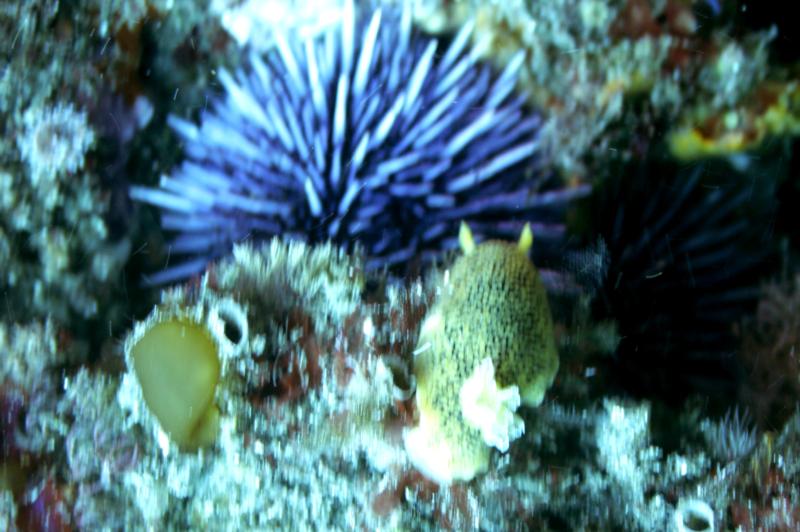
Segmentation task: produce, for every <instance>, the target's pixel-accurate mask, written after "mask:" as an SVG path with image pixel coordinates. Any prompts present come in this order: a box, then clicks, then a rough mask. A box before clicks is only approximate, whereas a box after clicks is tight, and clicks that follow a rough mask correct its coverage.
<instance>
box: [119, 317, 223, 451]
mask: <svg viewBox="0 0 800 532" xmlns="http://www.w3.org/2000/svg"><path fill="white" fill-rule="evenodd" d="M131 358H132V360H133V367H134V370H135V372H136V377H137V378H138V380H139V384H140V386H141V388H142V395H143V396H144V400H145V403H146V404H147V407H148V408H149V409H150V411H151V412H152V413H153V415H154V416H155V417H156V419H158V422H159V423H160V424H161V428H162V429H164V432H166V433H167V434H168V435H169V437H170V438H171V439H172V441H174V442H175V443H177V444H178V446H179V447H181V448H183V449H195V448H198V447H202V446H205V445H209V444H211V443H213V441H214V439H215V437H216V433H217V423H218V419H219V411H218V410H217V408H216V405H215V404H214V391H215V389H216V386H217V382H218V381H219V375H220V361H219V356H218V354H217V346H216V344H215V342H214V340H213V339H212V338H211V336H210V334H209V333H208V331H207V330H206V328H205V327H204V326H202V325H200V324H197V323H193V322H191V321H188V320H169V321H164V322H162V323H159V324H157V325H155V326H153V327H152V328H150V329H149V330H148V331H147V332H146V333H145V334H144V336H142V338H141V339H140V340H139V341H138V342H136V344H135V345H134V346H133V348H132V349H131Z"/></svg>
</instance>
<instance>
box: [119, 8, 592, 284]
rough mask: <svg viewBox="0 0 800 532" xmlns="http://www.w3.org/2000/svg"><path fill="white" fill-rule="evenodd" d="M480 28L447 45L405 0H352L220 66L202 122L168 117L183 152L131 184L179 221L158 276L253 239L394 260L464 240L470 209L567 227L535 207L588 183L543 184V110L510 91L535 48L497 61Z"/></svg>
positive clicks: (495, 227)
mask: <svg viewBox="0 0 800 532" xmlns="http://www.w3.org/2000/svg"><path fill="white" fill-rule="evenodd" d="M472 31H473V26H472V25H471V24H470V25H466V26H465V27H463V28H462V29H461V30H460V32H459V33H458V34H457V35H455V36H454V37H453V38H452V40H451V41H450V44H449V46H447V47H446V48H445V47H443V46H442V43H441V42H440V41H439V40H437V39H434V38H429V37H426V36H423V35H421V34H420V33H419V32H418V31H417V30H415V29H414V28H413V27H412V22H411V13H410V11H409V8H408V7H406V8H405V9H402V10H395V9H391V8H384V9H383V10H375V11H372V12H366V13H358V12H357V10H356V8H355V6H354V5H353V3H352V2H346V5H345V8H344V14H343V18H342V23H341V24H340V25H337V26H336V27H333V28H331V29H330V30H328V31H326V32H325V33H323V34H322V35H318V36H316V37H314V38H307V39H302V38H300V37H299V36H297V35H294V34H288V35H277V36H276V46H275V49H274V50H273V51H272V52H270V53H268V54H267V55H266V56H263V57H261V56H257V55H255V54H253V55H251V56H250V57H249V58H248V61H247V64H246V66H245V68H244V69H243V70H240V71H239V72H237V73H236V74H235V75H232V74H230V73H228V72H226V71H221V72H220V74H219V80H220V82H221V84H222V86H223V87H224V89H225V94H224V97H222V98H220V99H219V100H217V101H215V102H213V103H212V105H211V107H210V108H209V109H208V110H207V111H206V112H204V113H203V115H202V116H201V118H200V123H199V125H195V124H194V123H192V122H190V121H187V120H184V119H181V118H178V117H175V116H172V117H170V119H169V123H170V125H171V127H172V128H173V129H174V130H175V131H176V132H177V134H178V135H179V136H180V138H181V139H182V141H183V143H184V150H185V161H184V162H183V163H182V164H181V165H180V167H178V168H177V169H175V170H174V171H173V173H172V174H171V175H169V176H164V177H162V179H161V183H160V186H159V187H158V188H149V187H141V186H135V187H132V189H131V196H132V197H133V198H134V199H136V200H139V201H142V202H145V203H148V204H151V205H155V206H157V207H159V208H160V209H161V210H162V226H163V227H164V228H165V229H167V230H170V231H173V232H175V234H176V237H175V238H174V240H173V241H172V242H171V253H172V255H173V256H176V255H177V256H178V257H179V259H178V262H177V263H174V264H172V265H170V266H169V267H168V268H167V269H165V270H163V271H161V272H159V273H157V274H156V275H155V276H153V277H152V278H151V279H150V281H151V282H152V283H154V284H160V283H167V282H171V281H174V280H178V279H181V278H185V277H187V276H188V275H191V274H193V273H196V272H199V271H201V270H202V269H203V267H204V266H205V264H206V263H207V262H208V261H209V260H210V259H213V258H215V257H217V256H219V255H221V254H225V253H227V252H228V251H229V250H230V248H231V247H232V245H233V243H234V242H237V241H240V240H243V239H246V238H253V239H263V238H269V237H271V236H273V235H281V236H284V237H290V238H300V239H302V240H306V241H310V242H316V241H326V240H332V241H334V242H337V243H339V244H342V245H345V246H347V247H352V245H354V244H355V243H356V242H360V243H361V244H362V245H363V247H364V249H365V251H366V254H367V256H368V258H369V262H368V265H369V266H371V267H380V266H384V265H386V266H390V267H391V266H393V265H397V264H401V263H404V262H406V261H409V260H410V259H412V257H415V256H418V257H422V258H425V257H428V258H430V257H432V256H434V255H435V254H436V253H438V252H440V251H441V250H443V249H447V248H450V247H454V245H455V240H454V239H455V236H456V234H457V227H458V223H459V222H460V221H461V220H462V219H463V220H467V221H468V222H469V223H470V224H471V225H472V226H473V229H474V231H475V233H476V236H477V237H479V238H480V237H485V236H498V237H505V236H510V237H514V238H515V237H516V236H517V235H518V231H519V229H520V228H521V227H522V225H523V224H524V223H525V222H526V221H529V222H533V225H534V231H535V232H536V233H537V236H542V235H544V236H545V238H547V235H548V232H551V233H552V231H550V229H552V228H555V231H556V232H557V231H559V230H560V229H559V226H558V225H555V226H553V225H551V224H539V225H540V226H539V227H537V223H536V222H537V214H536V213H537V212H538V211H540V210H543V211H549V210H551V208H552V207H553V206H554V205H560V204H564V203H566V202H567V201H568V200H569V199H570V198H571V197H573V196H575V195H578V194H583V193H585V192H586V191H585V190H584V189H572V190H556V191H551V192H548V193H544V194H541V193H538V188H539V187H540V185H541V183H542V181H543V180H544V178H543V177H542V176H543V175H544V174H543V173H542V172H541V171H540V170H539V169H537V168H536V164H537V157H536V154H537V132H538V130H539V128H540V125H541V119H540V117H539V115H537V114H536V113H533V112H530V110H529V109H527V108H526V105H525V98H524V97H523V96H521V95H519V94H516V93H515V91H514V87H515V83H516V79H517V72H518V70H519V69H520V67H521V66H522V64H523V61H524V56H523V54H522V53H520V54H518V55H517V56H515V57H514V58H513V59H512V60H511V61H510V62H509V63H508V66H507V67H506V68H505V69H504V70H503V71H502V72H499V73H497V74H496V73H495V72H494V71H493V70H492V68H491V67H489V66H487V65H482V64H480V63H479V62H478V60H477V58H476V54H474V53H472V52H471V47H470V45H469V41H470V35H471V33H472ZM443 48H444V49H443ZM531 176H533V177H531ZM173 262H174V261H173Z"/></svg>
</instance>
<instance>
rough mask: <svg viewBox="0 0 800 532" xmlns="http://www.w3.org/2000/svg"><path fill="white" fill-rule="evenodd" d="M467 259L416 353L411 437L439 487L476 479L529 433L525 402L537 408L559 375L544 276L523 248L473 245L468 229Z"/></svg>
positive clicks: (407, 437)
mask: <svg viewBox="0 0 800 532" xmlns="http://www.w3.org/2000/svg"><path fill="white" fill-rule="evenodd" d="M459 241H460V244H461V248H462V250H463V252H464V255H463V256H461V257H459V258H458V260H456V262H455V263H454V264H453V266H452V269H451V270H450V272H449V275H445V277H444V279H445V280H444V284H443V286H442V290H441V294H440V296H439V299H438V300H437V301H436V303H435V304H434V306H433V307H432V308H431V310H430V311H429V313H428V315H427V316H426V318H425V321H424V322H423V324H422V328H421V331H420V337H419V341H418V344H417V349H416V351H415V358H414V373H415V375H416V379H417V394H416V405H417V410H418V412H419V424H418V425H417V426H416V427H414V428H411V429H408V430H407V431H406V432H405V434H404V435H403V439H404V442H405V447H406V451H407V452H408V455H409V458H410V459H411V462H412V463H413V464H414V465H415V466H416V467H417V468H418V469H419V470H420V471H421V472H422V473H423V474H424V475H425V476H427V477H429V478H431V479H432V480H435V481H436V482H438V483H440V484H449V483H450V482H452V481H453V480H469V479H471V478H473V477H474V476H475V475H476V474H478V473H481V472H485V471H486V470H487V469H488V466H489V453H490V451H491V447H496V448H497V449H499V450H500V451H502V452H505V451H507V450H508V446H509V443H510V442H511V441H512V440H514V439H515V438H518V437H519V436H520V435H522V434H523V433H524V431H525V425H524V423H523V420H522V419H521V418H520V417H519V416H518V415H517V414H516V409H517V408H518V407H519V405H520V404H525V405H527V406H537V405H539V404H540V403H541V402H542V399H543V397H544V393H545V390H546V389H547V388H548V387H549V386H550V385H551V384H552V382H553V379H554V378H555V375H556V372H557V371H558V352H557V350H556V345H555V339H554V336H553V320H552V316H551V314H550V307H549V305H548V302H547V294H546V292H545V289H544V286H543V285H542V282H541V279H540V276H539V272H538V270H537V269H536V267H535V266H534V265H533V263H532V262H531V261H530V260H529V259H528V251H529V250H530V248H531V245H532V244H533V234H532V232H531V229H530V225H526V226H525V228H524V229H523V231H522V234H521V235H520V238H519V242H518V243H517V244H513V243H508V242H500V241H487V242H484V243H481V244H480V245H475V242H474V240H473V238H472V232H471V231H470V229H469V227H468V226H467V225H466V224H464V223H462V224H461V230H460V232H459Z"/></svg>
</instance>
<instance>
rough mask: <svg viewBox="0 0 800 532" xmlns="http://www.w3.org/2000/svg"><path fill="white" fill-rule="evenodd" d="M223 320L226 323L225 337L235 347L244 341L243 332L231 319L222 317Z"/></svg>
mask: <svg viewBox="0 0 800 532" xmlns="http://www.w3.org/2000/svg"><path fill="white" fill-rule="evenodd" d="M222 320H223V322H224V323H225V337H226V338H227V339H228V340H230V341H231V343H233V344H234V345H235V344H238V343H239V341H240V340H241V339H242V330H241V329H240V328H239V326H238V325H237V324H236V323H234V322H233V320H231V319H230V318H229V317H227V316H222Z"/></svg>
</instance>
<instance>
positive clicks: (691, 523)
mask: <svg viewBox="0 0 800 532" xmlns="http://www.w3.org/2000/svg"><path fill="white" fill-rule="evenodd" d="M683 524H684V526H685V527H686V529H687V530H709V529H710V523H709V522H708V520H707V519H706V517H705V516H704V515H700V514H699V513H697V512H692V511H688V512H686V514H685V515H684V516H683Z"/></svg>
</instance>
